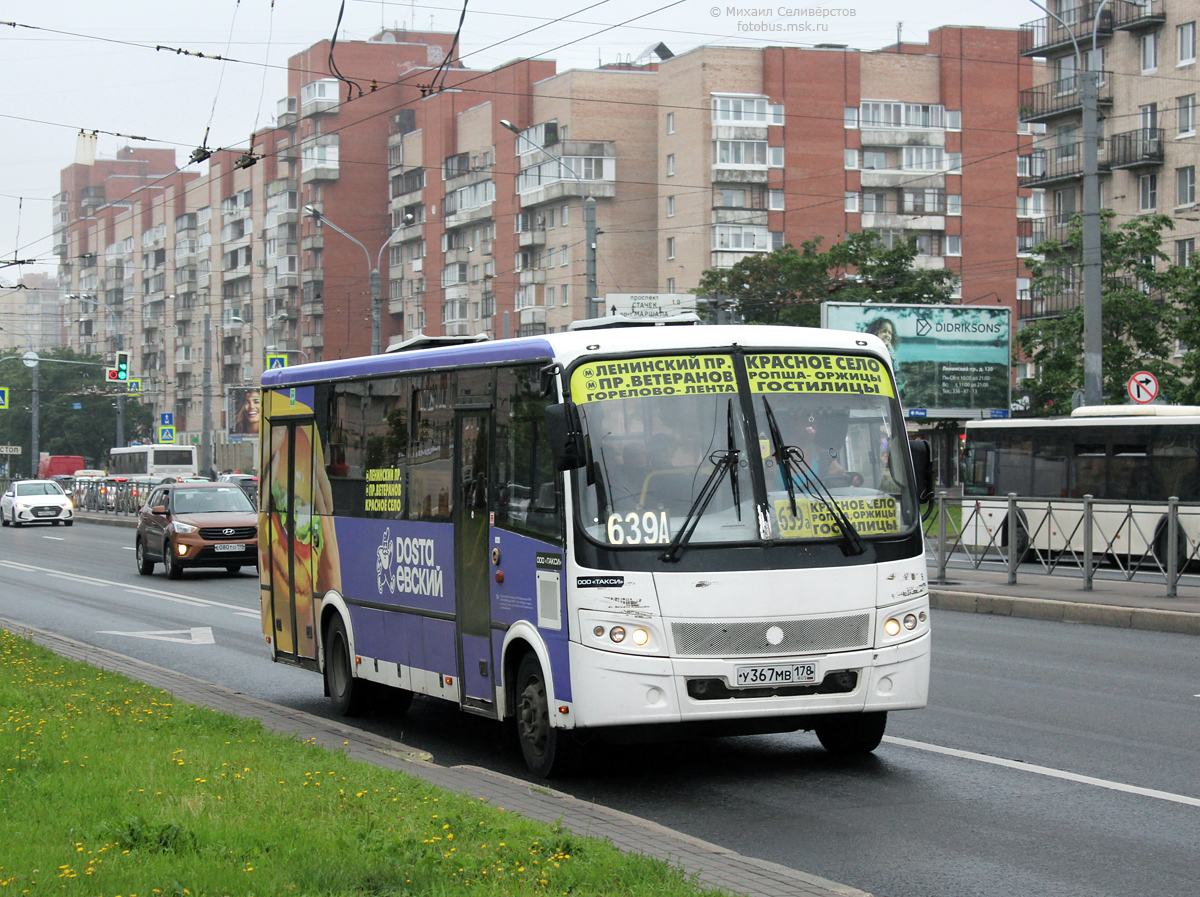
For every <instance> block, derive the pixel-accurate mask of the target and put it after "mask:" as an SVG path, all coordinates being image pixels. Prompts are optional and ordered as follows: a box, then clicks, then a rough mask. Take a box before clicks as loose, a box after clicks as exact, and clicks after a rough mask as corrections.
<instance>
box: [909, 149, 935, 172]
mask: <svg viewBox="0 0 1200 897" xmlns="http://www.w3.org/2000/svg"><path fill="white" fill-rule="evenodd" d="M902 164H903V166H904V170H905V171H943V170H945V167H946V152H945V150H943V149H942V147H940V146H906V147H904V161H903V163H902Z"/></svg>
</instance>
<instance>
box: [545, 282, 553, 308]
mask: <svg viewBox="0 0 1200 897" xmlns="http://www.w3.org/2000/svg"><path fill="white" fill-rule="evenodd" d="M546 307H547V308H553V307H554V287H546Z"/></svg>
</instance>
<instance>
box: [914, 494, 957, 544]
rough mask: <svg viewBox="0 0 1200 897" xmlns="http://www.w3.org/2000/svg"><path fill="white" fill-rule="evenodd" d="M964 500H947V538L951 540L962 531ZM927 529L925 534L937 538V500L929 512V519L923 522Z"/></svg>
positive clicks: (923, 526)
mask: <svg viewBox="0 0 1200 897" xmlns="http://www.w3.org/2000/svg"><path fill="white" fill-rule="evenodd" d="M962 514H963V512H962V502H961V501H959V500H958V499H955V500H954V501H951V500H949V499H947V500H946V538H947V539H949V540H950V541H951V542H953V541H954V539H955V537H956V536H957V535H958V534H959V533H960V532H962ZM921 526H922V528H924V530H925V535H926V536H928V537H929V538H930V539H937V533H938V508H937V502H934V505H933V510H932V511H931V512H930V514H929V519H928V520H924V521H922V523H921Z"/></svg>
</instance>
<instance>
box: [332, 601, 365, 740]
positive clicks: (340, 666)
mask: <svg viewBox="0 0 1200 897" xmlns="http://www.w3.org/2000/svg"><path fill="white" fill-rule="evenodd" d="M325 686H326V689H327V690H328V692H329V699H330V700H331V701H333V709H334V710H335V711H337V713H338V715H339V716H358V715H359V714H361V713H362V712H363V709H364V707H363V705H364V703H365V700H366V693H367V683H366V682H364V681H363V680H362V679H355V678H354V669H353V667H352V666H351V660H350V639H349V637H348V636H347V635H346V624H345V623H343V622H342V618H341V617H339V616H336V615H335V616H334V617H333V619H332V620H330V621H329V628H328V629H327V630H326V632H325Z"/></svg>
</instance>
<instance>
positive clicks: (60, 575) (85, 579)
mask: <svg viewBox="0 0 1200 897" xmlns="http://www.w3.org/2000/svg"><path fill="white" fill-rule="evenodd" d="M0 567H9V568H11V569H13V570H23V571H25V572H27V573H45V574H46V575H47V576H51V577H54V578H55V579H65V580H68V581H70V582H79V583H84V584H86V585H93V586H111V587H113V588H120V589H125V590H126V591H129V592H133V593H134V594H138V595H145V596H147V597H150V598H162V599H163V600H164V601H173V602H176V603H178V602H180V601H183V602H186V603H191V604H196V605H199V606H202V607H219V608H224V609H226V610H232V611H239V610H240V611H244V610H246V608H245V607H243V606H242V605H239V604H226V603H225V602H223V601H210V600H209V599H207V598H197V597H195V596H193V595H181V594H179V593H178V592H160V591H158V590H157V589H151V588H149V587H146V586H131V585H128V584H127V583H123V582H113V581H112V580H110V579H98V578H96V577H92V576H81V575H80V574H78V573H64V572H62V571H61V570H52V569H50V568H48V567H35V566H33V565H32V564H20V563H17V562H16V561H0Z"/></svg>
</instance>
